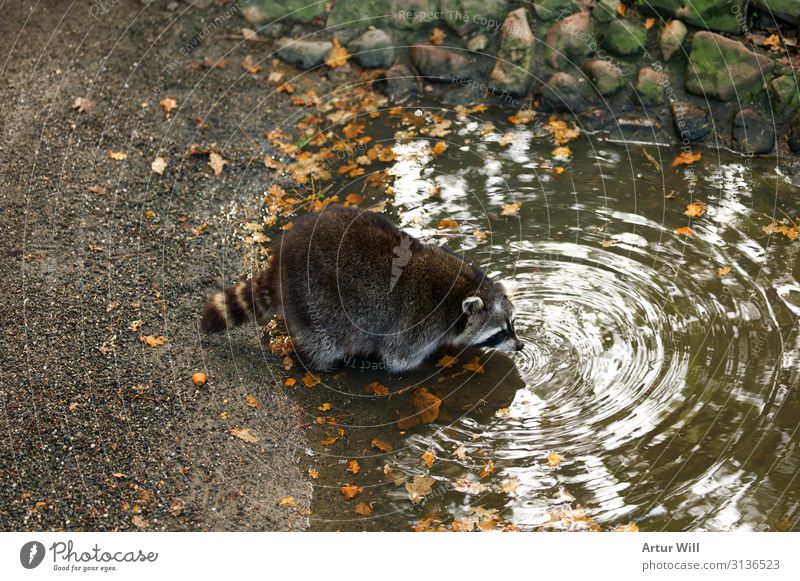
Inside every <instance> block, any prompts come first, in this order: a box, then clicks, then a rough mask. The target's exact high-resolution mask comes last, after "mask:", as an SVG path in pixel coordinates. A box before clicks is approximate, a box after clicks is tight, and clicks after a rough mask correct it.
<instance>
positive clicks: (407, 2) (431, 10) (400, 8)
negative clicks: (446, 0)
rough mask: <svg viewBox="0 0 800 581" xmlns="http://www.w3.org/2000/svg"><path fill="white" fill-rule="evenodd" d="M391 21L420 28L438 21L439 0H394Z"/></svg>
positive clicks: (399, 26) (402, 26)
mask: <svg viewBox="0 0 800 581" xmlns="http://www.w3.org/2000/svg"><path fill="white" fill-rule="evenodd" d="M361 1H362V0H358V1H357V2H353V1H352V0H344V2H342V0H339V1H338V2H334V7H335V6H336V4H343V3H344V4H348V5H350V4H359V3H360V2H361ZM391 4H392V5H391V8H390V12H389V14H390V16H389V22H390V23H391V24H392V26H394V27H396V28H401V29H402V28H405V29H408V28H419V27H420V26H424V25H425V24H430V23H431V22H436V21H437V20H439V16H440V14H441V12H440V10H439V0H392V2H391Z"/></svg>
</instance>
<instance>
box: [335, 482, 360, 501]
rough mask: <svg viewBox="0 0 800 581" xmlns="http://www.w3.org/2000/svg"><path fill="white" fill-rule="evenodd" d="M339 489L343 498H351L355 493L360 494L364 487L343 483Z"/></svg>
mask: <svg viewBox="0 0 800 581" xmlns="http://www.w3.org/2000/svg"><path fill="white" fill-rule="evenodd" d="M341 491H342V495H344V499H345V500H352V499H353V498H355V497H356V496H357V495H359V494H361V493H362V492H363V491H364V489H363V488H361V487H360V486H356V485H355V484H345V485H344V486H342V488H341Z"/></svg>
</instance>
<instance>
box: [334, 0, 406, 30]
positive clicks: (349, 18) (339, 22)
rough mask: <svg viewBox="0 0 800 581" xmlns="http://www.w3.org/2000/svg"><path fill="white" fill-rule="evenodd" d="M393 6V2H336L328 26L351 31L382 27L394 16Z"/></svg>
mask: <svg viewBox="0 0 800 581" xmlns="http://www.w3.org/2000/svg"><path fill="white" fill-rule="evenodd" d="M392 4H393V2H392V0H361V1H359V2H334V3H333V9H332V10H331V12H330V14H328V20H327V23H326V24H327V26H328V28H335V29H350V30H366V29H367V28H369V27H370V26H381V25H383V24H384V23H386V21H387V20H388V16H389V15H391V14H392Z"/></svg>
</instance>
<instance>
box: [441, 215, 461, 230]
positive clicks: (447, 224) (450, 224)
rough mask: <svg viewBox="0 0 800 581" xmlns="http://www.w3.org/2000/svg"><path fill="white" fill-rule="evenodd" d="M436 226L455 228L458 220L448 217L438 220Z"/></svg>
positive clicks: (446, 228)
mask: <svg viewBox="0 0 800 581" xmlns="http://www.w3.org/2000/svg"><path fill="white" fill-rule="evenodd" d="M436 228H438V229H439V230H457V229H458V222H456V221H455V220H452V219H449V218H448V219H445V220H440V221H439V223H438V224H437V225H436Z"/></svg>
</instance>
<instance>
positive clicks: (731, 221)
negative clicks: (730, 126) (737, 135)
mask: <svg viewBox="0 0 800 581" xmlns="http://www.w3.org/2000/svg"><path fill="white" fill-rule="evenodd" d="M414 111H415V108H412V109H410V110H405V112H404V113H402V114H401V113H399V112H398V111H397V110H395V111H394V112H393V114H391V115H390V114H388V113H386V112H384V113H382V114H381V116H380V117H378V118H376V119H366V120H365V122H366V123H367V130H366V134H367V135H370V136H372V137H373V138H374V140H375V141H373V143H374V142H380V143H383V144H384V145H386V146H387V147H388V146H394V148H395V149H394V151H395V152H396V153H397V158H396V159H394V160H392V161H391V162H389V163H386V164H376V165H374V166H370V167H369V168H368V171H367V173H366V174H365V175H363V176H357V177H355V178H352V179H351V178H345V179H340V180H338V181H337V182H336V183H335V187H334V188H333V190H331V191H330V192H328V195H333V194H338V195H339V196H340V199H344V197H345V196H346V195H347V194H349V193H358V194H359V195H362V196H364V198H365V199H364V201H363V202H362V203H361V204H360V205H361V207H365V208H366V207H369V206H370V205H373V204H380V203H383V202H387V203H386V205H385V210H384V211H385V213H386V214H387V215H389V216H390V217H391V218H392V219H393V220H394V221H395V222H396V223H398V224H399V225H400V226H402V227H403V228H404V229H406V230H407V231H409V232H411V233H412V234H414V235H416V236H418V237H421V238H423V239H426V240H436V241H440V242H446V243H447V244H448V245H449V246H450V247H451V248H453V249H456V250H459V251H464V252H465V253H466V254H467V255H468V256H469V257H470V258H471V259H472V260H474V261H475V262H476V263H478V264H479V265H480V266H481V267H482V268H483V269H484V270H485V271H486V272H487V273H489V274H491V275H493V276H497V277H499V278H501V279H502V280H504V281H507V282H508V283H509V286H510V287H512V290H513V294H514V301H515V304H516V307H517V313H518V318H517V323H516V327H517V333H518V335H519V336H520V338H522V339H523V340H524V341H525V343H526V347H525V349H524V351H522V352H520V353H500V352H489V351H485V352H482V353H481V352H474V353H473V352H469V353H460V354H457V356H458V362H457V363H456V364H454V365H453V366H452V367H449V368H442V367H437V366H436V365H435V362H431V363H430V364H429V365H426V366H425V367H424V368H423V369H421V370H419V371H418V372H415V373H413V374H409V375H407V376H405V377H391V376H388V375H387V374H385V373H383V372H381V371H380V370H374V369H372V370H370V369H363V367H365V364H364V363H363V362H352V363H351V365H350V366H345V367H344V368H343V369H342V370H341V371H339V372H338V373H335V374H324V375H323V376H322V380H323V384H322V385H320V386H317V387H316V388H315V389H316V390H317V391H316V392H315V393H316V394H317V396H318V397H316V399H314V400H313V401H314V404H315V405H316V404H317V403H319V402H318V400H319V401H328V402H333V403H334V405H333V410H331V411H330V412H327V413H330V414H334V415H335V416H336V420H335V421H336V422H337V425H338V426H341V427H342V428H343V430H344V434H345V436H344V437H342V438H341V439H340V440H339V441H338V442H337V443H335V444H333V445H330V446H323V445H320V444H315V447H314V448H315V449H314V456H313V457H311V458H310V459H309V466H310V467H313V468H314V469H316V470H318V471H319V474H320V476H319V478H318V479H317V482H316V485H317V486H316V490H317V491H316V497H315V502H314V507H313V514H312V517H311V518H312V525H313V527H314V528H316V529H320V530H348V529H356V530H360V529H370V530H410V529H412V528H414V527H415V526H417V527H418V528H423V529H427V528H434V529H435V528H446V529H451V528H456V529H457V530H470V529H473V528H483V529H490V528H496V529H497V528H499V529H502V528H510V529H520V530H553V529H555V530H565V529H566V530H586V529H595V530H597V529H601V530H608V529H613V528H614V527H617V526H622V525H626V524H628V523H635V524H636V526H637V527H638V528H639V529H641V530H673V531H682V530H732V529H743V530H771V529H773V530H774V529H776V530H786V529H792V528H794V529H797V528H798V526H799V525H798V524H797V522H798V516H800V507H799V505H798V503H800V478H798V473H799V471H800V433H798V427H799V426H800V393H798V377H800V363H798V361H800V359H799V358H798V356H799V355H800V339H798V333H797V317H798V315H800V286H799V285H798V278H799V277H800V269H799V268H798V248H800V239H798V240H796V241H794V242H792V241H790V240H788V239H787V238H786V237H785V236H783V235H782V234H772V235H768V234H767V233H765V232H764V230H763V227H765V226H768V225H769V224H771V223H773V222H776V221H780V220H782V219H783V218H784V216H785V214H788V215H789V216H791V217H792V218H797V217H798V216H800V188H797V187H795V186H792V185H791V184H790V183H788V181H787V180H786V179H785V178H784V177H782V176H781V175H779V173H777V172H776V170H775V168H774V160H773V163H770V160H761V159H752V160H747V159H742V158H740V157H738V156H735V155H733V154H729V153H727V152H724V151H723V152H715V151H712V150H706V151H704V154H703V159H702V160H701V161H700V162H699V163H698V164H696V165H695V166H694V167H693V168H692V167H688V166H679V167H676V168H672V167H670V164H671V162H672V160H673V158H674V157H675V156H676V154H677V153H678V152H677V151H675V150H669V149H664V148H662V149H659V148H657V147H655V146H652V145H651V146H644V147H643V146H641V145H631V144H627V145H625V144H614V143H609V142H607V141H603V140H602V139H600V138H598V137H593V136H587V135H581V136H580V137H578V138H577V139H574V140H572V141H570V142H569V143H567V144H566V146H567V147H569V148H570V149H571V153H572V155H571V156H570V157H569V158H568V159H561V160H554V159H553V149H554V148H555V147H556V146H557V144H556V143H555V142H554V140H553V136H552V135H551V134H550V132H549V131H548V129H547V126H546V125H547V122H548V119H547V117H546V116H544V115H540V116H539V117H537V119H536V120H535V121H534V122H533V123H530V124H527V125H514V124H512V123H510V122H509V121H507V120H506V119H505V116H504V115H500V114H492V113H491V112H485V113H479V114H476V115H470V114H464V113H462V114H458V113H457V112H453V111H448V112H445V111H443V110H442V109H438V108H419V109H416V114H415V113H414ZM443 120H450V121H452V125H450V126H449V127H448V126H447V123H446V122H445V123H442V121H443ZM489 124H491V125H493V126H494V130H491V129H487V126H488V125H489ZM437 127H438V128H439V131H438V133H440V134H441V133H444V132H446V131H449V133H447V134H446V135H443V136H442V137H440V138H435V137H431V135H430V132H431V130H433V131H434V133H437V131H436V129H435V128H437ZM426 132H427V133H428V134H427V135H426V134H425V133H426ZM439 139H443V140H445V141H446V142H447V143H448V146H447V149H446V150H445V151H444V152H442V153H439V154H438V155H435V154H434V153H433V152H432V151H431V147H432V146H433V144H435V143H436V141H438V140H439ZM370 145H371V144H370ZM657 166H660V167H661V170H660V171H659V169H658V168H657ZM556 167H563V168H564V171H563V173H556V172H557V171H558V170H555V168H556ZM382 168H386V169H387V173H388V174H389V182H388V185H389V186H390V193H389V194H387V193H386V192H385V189H384V188H383V187H377V188H373V187H370V186H369V185H367V182H366V180H367V177H368V176H369V174H370V172H372V171H375V170H379V169H382ZM695 202H703V203H704V204H705V212H704V214H703V215H702V216H701V217H699V218H689V217H688V216H687V215H685V214H684V212H685V211H686V210H687V205H688V204H690V203H695ZM513 203H521V206H520V208H519V211H518V214H517V215H512V216H503V215H502V214H503V210H504V207H505V208H506V213H513V212H512V211H510V210H513V208H509V207H508V205H509V204H513ZM445 219H452V220H455V221H456V222H457V223H458V229H457V230H442V229H439V228H437V225H438V224H439V223H440V221H442V220H445ZM684 227H688V228H690V229H691V231H690V232H688V234H689V235H687V234H680V233H676V229H679V228H684ZM476 232H477V233H478V235H477V236H476ZM483 233H486V236H484V235H483ZM692 233H693V234H694V236H691V234H692ZM720 269H723V270H722V271H720ZM728 269H729V270H728ZM475 355H479V356H480V362H481V363H482V365H483V370H484V373H472V372H469V371H466V370H464V369H463V368H462V365H463V364H464V363H466V362H468V361H469V360H470V359H471V358H472V357H474V356H475ZM367 366H368V365H367ZM372 381H379V382H380V383H381V384H384V385H386V386H388V388H389V389H390V390H392V391H393V392H397V391H401V393H399V394H396V395H392V396H391V397H388V396H377V395H374V394H372V393H369V392H368V391H367V390H365V387H364V386H365V385H367V384H368V383H370V382H372ZM416 386H425V387H426V388H428V389H430V390H432V391H433V392H435V393H436V394H437V395H438V396H439V397H441V398H442V402H443V403H442V410H441V413H440V416H439V418H438V420H437V422H436V423H432V424H426V425H422V426H419V427H416V428H413V429H411V430H407V431H401V430H399V429H398V427H397V426H396V425H395V423H394V422H395V421H396V420H397V419H398V417H402V416H403V414H406V415H407V412H408V410H409V409H410V405H411V404H410V400H411V398H412V397H413V393H414V391H413V388H414V387H416ZM301 389H302V388H301ZM343 407H344V408H345V409H342V408H343ZM307 413H308V414H309V416H310V417H313V416H314V415H320V414H321V412H319V411H315V409H314V408H308V409H307ZM321 415H322V416H325V414H321ZM311 429H312V435H311V436H310V437H311V438H312V439H315V440H316V441H319V440H321V438H322V435H323V434H324V433H325V430H326V426H318V425H314V427H313V428H311ZM372 438H380V439H382V440H384V441H386V442H388V443H390V444H391V445H392V447H393V450H392V451H391V452H390V453H384V452H381V451H380V450H378V449H377V448H376V447H374V446H372V445H371V444H370V443H371V440H372ZM425 452H431V453H433V454H434V456H435V460H434V461H433V463H432V465H431V466H430V467H428V466H427V465H426V463H425V460H424V459H423V457H422V455H423V453H425ZM552 452H555V453H556V454H558V456H559V457H560V461H559V462H555V461H556V460H557V458H556V457H555V455H553V454H551V453H552ZM351 459H357V460H358V461H359V463H360V471H359V472H358V473H357V474H352V472H347V470H346V466H347V465H346V464H345V462H346V461H348V460H351ZM548 459H550V460H551V461H552V462H548ZM490 463H491V464H490ZM551 463H552V464H554V465H553V466H551ZM487 465H489V466H490V467H489V468H487ZM492 468H493V470H492ZM482 471H483V472H484V474H483V476H482V475H481V472H482ZM415 475H421V476H424V477H425V479H426V480H424V481H423V483H425V482H427V483H428V484H429V485H430V492H428V493H427V495H426V496H425V497H424V499H423V500H422V501H420V502H413V501H412V500H411V499H410V495H409V491H408V490H407V488H406V487H405V485H404V484H403V483H404V482H413V478H414V476H415ZM427 478H431V479H432V480H427ZM346 482H350V483H354V484H356V485H357V486H359V487H361V488H362V489H363V491H362V492H361V493H360V494H358V495H357V496H356V498H354V499H353V500H350V501H346V500H344V498H343V496H342V494H341V492H340V490H339V488H340V487H341V486H342V484H344V483H346ZM359 502H363V503H364V504H366V505H369V504H370V503H371V514H369V515H368V516H365V515H359V514H356V513H355V512H354V506H355V505H356V503H359ZM362 509H363V507H362ZM454 521H455V527H454V524H453V523H454Z"/></svg>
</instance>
